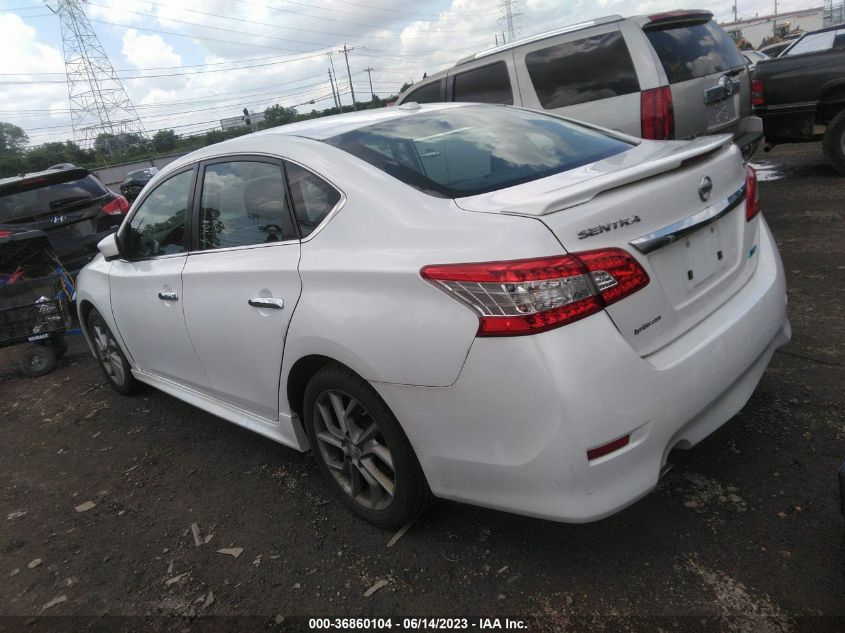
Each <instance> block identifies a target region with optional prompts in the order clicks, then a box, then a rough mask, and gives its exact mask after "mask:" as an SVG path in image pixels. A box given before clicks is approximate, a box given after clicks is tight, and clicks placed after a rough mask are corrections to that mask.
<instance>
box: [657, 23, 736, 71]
mask: <svg viewBox="0 0 845 633" xmlns="http://www.w3.org/2000/svg"><path fill="white" fill-rule="evenodd" d="M646 36H647V37H648V40H649V42H651V45H652V46H653V47H654V50H655V51H656V52H657V56H658V57H659V58H660V63H661V64H662V65H663V69H664V70H665V71H666V77H667V79H669V83H670V84H675V83H678V82H681V81H687V80H689V79H697V78H698V77H705V76H707V75H712V74H714V73H721V72H725V71H728V70H732V69H734V68H738V67H740V66H743V65H744V63H743V61H742V55H741V54H740V52H739V49H738V48H737V47H736V44H734V41H733V40H732V39H731V38H730V37H728V34H727V33H725V31H724V30H723V29H722V27H720V26H718V25H717V24H716V23H715V22H713V21H712V20H708V21H707V22H704V23H703V24H693V25H685V26H684V25H682V26H678V25H675V24H670V25H668V26H662V25H661V26H660V27H657V28H653V29H648V30H646Z"/></svg>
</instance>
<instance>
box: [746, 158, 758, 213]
mask: <svg viewBox="0 0 845 633" xmlns="http://www.w3.org/2000/svg"><path fill="white" fill-rule="evenodd" d="M758 213H760V199H759V198H758V197H757V172H756V171H755V170H754V168H753V167H752V166H751V165H746V166H745V221H746V222H750V221H751V220H752V219H753V218H754V216H756V215H757V214H758Z"/></svg>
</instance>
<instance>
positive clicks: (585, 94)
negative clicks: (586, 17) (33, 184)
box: [525, 31, 640, 110]
mask: <svg viewBox="0 0 845 633" xmlns="http://www.w3.org/2000/svg"><path fill="white" fill-rule="evenodd" d="M525 65H526V67H527V68H528V75H529V76H530V77H531V83H532V84H534V90H535V91H536V92H537V98H538V99H539V100H540V104H541V105H542V106H543V107H544V108H545V109H546V110H550V109H552V108H562V107H564V106H570V105H575V104H576V103H585V102H587V101H596V100H597V99H608V98H610V97H618V96H619V95H626V94H631V93H633V92H639V90H640V82H639V80H638V79H637V71H636V70H634V62H633V61H631V54H630V53H629V52H628V46H627V45H626V44H625V38H624V37H622V34H621V33H620V32H619V31H614V32H612V33H603V34H601V35H593V36H592V37H587V38H584V39H581V40H576V41H574V42H565V43H563V44H557V45H556V46H550V47H549V48H541V49H540V50H536V51H532V52H530V53H528V54H527V55H526V56H525Z"/></svg>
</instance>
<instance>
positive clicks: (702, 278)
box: [677, 222, 725, 293]
mask: <svg viewBox="0 0 845 633" xmlns="http://www.w3.org/2000/svg"><path fill="white" fill-rule="evenodd" d="M719 224H720V223H718V222H716V223H714V224H711V225H710V226H707V227H704V228H703V229H701V230H700V231H697V232H695V233H693V234H692V235H689V236H687V237H686V238H684V239H683V240H681V241H680V242H679V243H678V244H677V246H679V247H680V248H679V250H680V251H681V253H682V260H683V271H682V278H683V282H684V287H685V288H686V290H687V292H688V293H692V292H693V291H694V290H695V289H696V288H698V287H699V286H701V285H702V284H704V283H705V282H707V281H709V280H710V279H711V278H712V277H713V275H715V274H716V273H717V272H718V271H720V270H721V269H722V268H723V267H724V263H725V249H724V247H723V243H722V232H721V230H720V227H719Z"/></svg>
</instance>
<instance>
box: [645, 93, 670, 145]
mask: <svg viewBox="0 0 845 633" xmlns="http://www.w3.org/2000/svg"><path fill="white" fill-rule="evenodd" d="M640 120H641V122H642V132H643V133H642V137H643V138H645V139H651V140H655V141H665V140H667V139H671V138H674V137H675V109H674V107H673V106H672V88H671V87H669V86H662V87H661V88H651V89H650V90H643V91H642V93H640Z"/></svg>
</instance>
